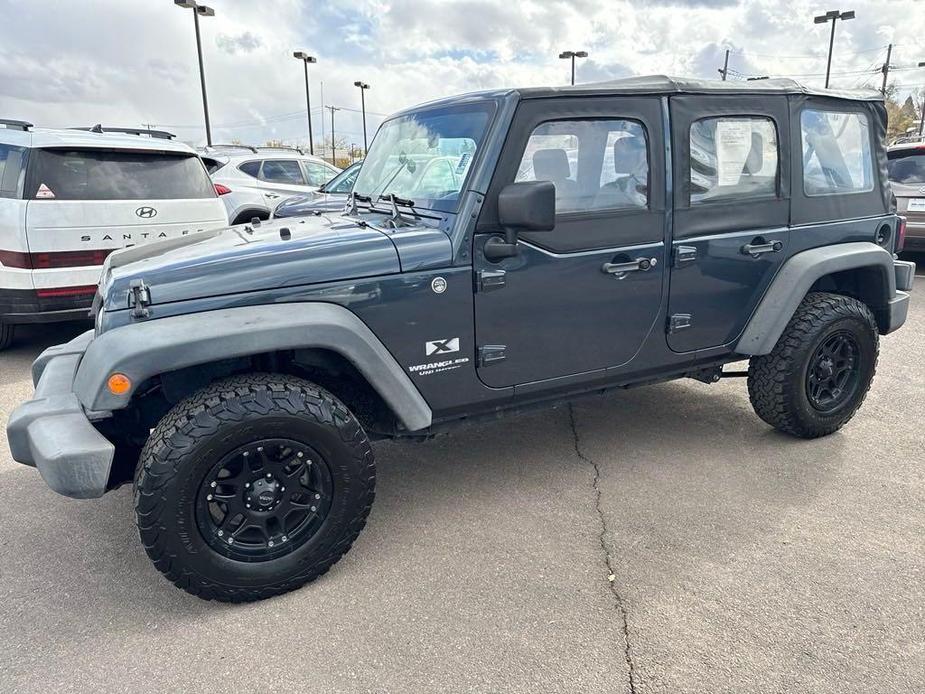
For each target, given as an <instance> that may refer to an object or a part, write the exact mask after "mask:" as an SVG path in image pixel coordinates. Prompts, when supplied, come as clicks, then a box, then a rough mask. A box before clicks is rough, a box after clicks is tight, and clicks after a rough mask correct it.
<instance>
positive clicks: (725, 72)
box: [718, 48, 729, 82]
mask: <svg viewBox="0 0 925 694" xmlns="http://www.w3.org/2000/svg"><path fill="white" fill-rule="evenodd" d="M718 72H719V74H721V75H722V76H723V82H725V81H726V76H727V75H728V74H729V49H728V48H727V49H726V59H725V60H723V67H722V68H720V69H719V70H718Z"/></svg>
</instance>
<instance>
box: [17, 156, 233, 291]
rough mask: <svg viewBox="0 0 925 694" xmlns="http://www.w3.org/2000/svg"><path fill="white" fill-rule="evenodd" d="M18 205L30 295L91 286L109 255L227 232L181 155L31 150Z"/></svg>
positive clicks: (206, 182) (190, 161)
mask: <svg viewBox="0 0 925 694" xmlns="http://www.w3.org/2000/svg"><path fill="white" fill-rule="evenodd" d="M24 197H25V198H26V200H27V201H28V202H27V208H26V237H27V243H28V251H29V253H30V254H31V256H32V264H33V267H34V268H35V271H36V286H37V287H38V288H41V287H42V286H46V285H47V286H57V285H59V284H61V282H66V283H68V284H74V283H76V284H94V283H95V282H96V276H97V274H98V270H96V269H90V268H94V267H95V266H98V265H100V264H101V262H102V259H103V258H104V257H105V255H106V253H107V252H108V251H110V250H113V249H116V248H122V247H124V246H130V245H136V244H140V243H145V242H148V241H156V240H160V239H167V238H173V237H177V236H185V235H187V234H191V233H194V232H197V231H201V230H205V229H214V228H216V227H221V226H226V225H227V218H226V215H225V209H224V205H223V204H222V202H221V200H219V199H218V197H217V196H216V194H215V190H214V188H213V187H212V182H211V181H210V179H209V176H208V174H207V173H206V170H205V168H204V166H203V164H202V162H201V161H200V159H199V158H198V157H197V156H195V155H193V154H187V153H183V152H180V153H172V152H158V151H144V150H134V151H127V150H108V149H97V148H93V149H89V148H87V149H76V148H54V149H38V150H33V151H32V152H31V153H30V156H29V164H28V169H27V175H26V185H25V192H24ZM75 268H84V270H81V271H79V272H77V271H76V270H75ZM65 269H66V270H67V272H66V273H64V270H65ZM75 272H76V275H75ZM65 274H66V277H65V276H64V275H65Z"/></svg>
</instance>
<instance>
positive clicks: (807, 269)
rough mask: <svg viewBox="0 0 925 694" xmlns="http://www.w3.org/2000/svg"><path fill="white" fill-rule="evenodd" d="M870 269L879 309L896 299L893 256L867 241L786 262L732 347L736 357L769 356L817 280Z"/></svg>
mask: <svg viewBox="0 0 925 694" xmlns="http://www.w3.org/2000/svg"><path fill="white" fill-rule="evenodd" d="M857 268H874V269H876V270H877V271H878V275H879V276H880V278H881V286H882V287H883V289H882V290H881V292H880V293H882V294H883V296H882V306H887V305H888V304H889V303H890V301H891V300H893V299H894V298H895V297H896V275H895V270H894V269H893V256H892V255H891V254H890V253H889V252H888V251H886V250H884V249H883V248H881V247H880V246H878V245H876V244H874V243H870V242H867V241H858V242H853V243H843V244H837V245H832V246H823V247H821V248H813V249H811V250H808V251H803V252H801V253H797V254H796V255H794V256H793V257H792V258H790V259H789V260H787V261H786V262H785V263H784V264H783V266H782V267H781V269H780V271H778V273H777V275H776V276H775V278H774V280H773V282H772V283H771V286H770V287H769V288H768V290H767V292H766V293H765V295H764V297H763V298H762V299H761V303H759V304H758V308H756V309H755V312H754V313H753V314H752V317H751V318H750V319H749V321H748V325H747V326H746V328H745V331H744V332H743V333H742V336H741V337H740V338H739V341H738V343H737V344H736V347H735V351H736V352H737V353H739V354H746V355H749V356H756V355H760V354H770V352H771V350H772V349H774V345H776V344H777V340H778V339H779V338H780V336H781V334H783V332H784V329H785V328H786V327H787V323H789V322H790V318H791V317H792V316H793V314H794V312H795V311H796V310H797V307H798V306H799V305H800V302H801V301H803V297H805V296H806V294H807V293H808V292H809V290H810V288H811V287H812V286H813V284H815V282H816V281H817V280H818V279H820V278H821V277H825V276H826V275H831V274H832V273H835V272H842V271H844V270H854V269H857Z"/></svg>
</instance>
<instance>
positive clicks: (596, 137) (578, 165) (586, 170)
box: [514, 119, 649, 214]
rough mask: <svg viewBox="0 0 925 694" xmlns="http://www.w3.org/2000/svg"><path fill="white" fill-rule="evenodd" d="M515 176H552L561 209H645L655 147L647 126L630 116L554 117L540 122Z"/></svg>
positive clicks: (562, 211)
mask: <svg viewBox="0 0 925 694" xmlns="http://www.w3.org/2000/svg"><path fill="white" fill-rule="evenodd" d="M514 180H515V181H552V182H553V183H554V184H555V186H556V211H557V213H559V214H567V213H569V212H590V211H596V210H619V209H634V208H635V209H639V208H645V207H647V206H648V204H649V151H648V142H647V137H646V131H645V127H644V126H643V125H642V123H639V122H638V121H635V120H629V119H594V120H561V121H549V122H546V123H542V124H540V125H538V126H537V127H536V128H535V129H534V131H533V133H532V134H531V135H530V139H529V140H528V141H527V146H526V148H525V150H524V153H523V158H522V159H521V162H520V166H519V167H518V171H517V176H516V178H515V179H514Z"/></svg>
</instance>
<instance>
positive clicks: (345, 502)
mask: <svg viewBox="0 0 925 694" xmlns="http://www.w3.org/2000/svg"><path fill="white" fill-rule="evenodd" d="M272 437H284V438H286V439H291V440H294V441H298V442H302V441H305V442H307V443H309V444H310V445H311V446H312V447H313V448H314V450H316V451H319V452H320V453H321V455H322V456H323V458H324V459H325V461H326V465H327V467H328V468H329V469H330V479H331V480H332V485H333V487H332V489H333V492H332V500H331V503H330V507H329V509H328V511H327V515H326V516H325V517H324V519H323V521H321V525H320V527H319V528H318V529H317V531H316V532H315V533H314V534H312V535H310V537H309V539H308V540H306V541H305V542H304V544H302V545H300V546H298V547H297V548H295V549H292V550H291V552H290V553H288V554H285V555H283V556H280V557H277V558H270V559H266V560H260V561H241V560H235V559H233V558H230V557H228V556H225V555H223V554H221V553H219V552H217V551H216V550H215V549H214V545H210V544H209V543H208V542H207V541H206V539H205V537H204V533H203V532H202V530H201V528H200V526H197V518H198V517H200V516H197V513H201V508H199V510H197V507H196V504H197V503H201V502H199V501H197V499H198V496H197V490H199V489H200V487H201V486H202V484H203V483H204V480H205V479H206V475H208V474H209V470H210V469H212V466H214V465H215V464H216V461H217V460H220V459H221V458H222V456H223V455H226V453H227V451H231V450H235V446H238V445H248V442H252V441H255V440H263V439H266V438H272ZM242 442H243V443H242ZM261 450H262V449H261ZM374 487H375V465H374V462H373V452H372V449H371V447H370V445H369V441H368V439H367V437H366V434H365V432H364V431H363V428H362V426H361V425H360V424H359V422H358V421H357V420H356V418H355V417H354V416H353V415H352V414H351V412H350V411H349V410H348V409H347V407H345V406H344V405H343V403H341V402H340V401H339V400H338V399H337V398H335V397H334V396H333V395H332V394H331V393H329V392H328V391H326V390H324V389H323V388H320V387H319V386H317V385H315V384H313V383H310V382H308V381H305V380H302V379H299V378H294V377H290V376H284V375H275V374H256V375H247V376H236V377H232V378H229V379H226V380H223V381H219V382H216V383H214V384H212V385H210V386H208V387H206V388H204V389H203V390H201V391H199V392H198V393H195V394H194V395H192V396H190V397H189V398H187V399H186V400H184V401H182V402H180V403H179V404H177V405H176V406H175V407H174V408H173V409H172V410H171V411H170V412H168V413H167V415H165V416H164V418H163V419H162V420H161V421H160V423H159V424H158V425H157V427H156V428H155V429H154V430H153V432H152V433H151V436H150V438H149V439H148V442H147V443H146V444H145V446H144V449H143V450H142V454H141V459H140V461H139V464H138V469H137V471H136V474H135V483H134V500H135V516H136V521H137V524H138V530H139V534H140V536H141V541H142V544H143V545H144V548H145V551H146V552H147V553H148V556H149V557H150V558H151V560H152V561H153V562H154V565H155V566H156V567H157V569H158V570H159V571H161V572H162V573H163V574H164V575H165V576H166V577H167V578H168V579H169V580H171V581H172V582H173V583H174V584H175V585H176V586H178V587H180V588H182V589H183V590H185V591H187V592H189V593H192V594H193V595H196V596H198V597H200V598H203V599H206V600H211V599H215V600H221V601H225V602H247V601H253V600H261V599H263V598H268V597H271V596H274V595H279V594H281V593H285V592H287V591H290V590H293V589H295V588H298V587H300V586H302V585H303V584H305V583H307V582H309V581H312V580H314V579H316V578H318V577H319V576H321V575H322V574H324V573H325V572H326V571H327V570H328V569H329V568H330V567H331V566H332V565H333V564H334V563H335V562H337V560H338V559H340V558H341V557H342V556H343V555H344V554H345V553H346V552H347V551H348V550H349V549H350V547H351V545H352V544H353V542H354V540H356V538H357V536H358V535H359V533H360V531H361V530H362V529H363V526H364V525H365V523H366V517H367V516H368V515H369V511H370V507H371V506H372V502H373V497H374ZM283 490H285V487H283ZM210 498H211V497H210ZM213 542H214V539H213ZM271 546H272V544H271Z"/></svg>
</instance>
